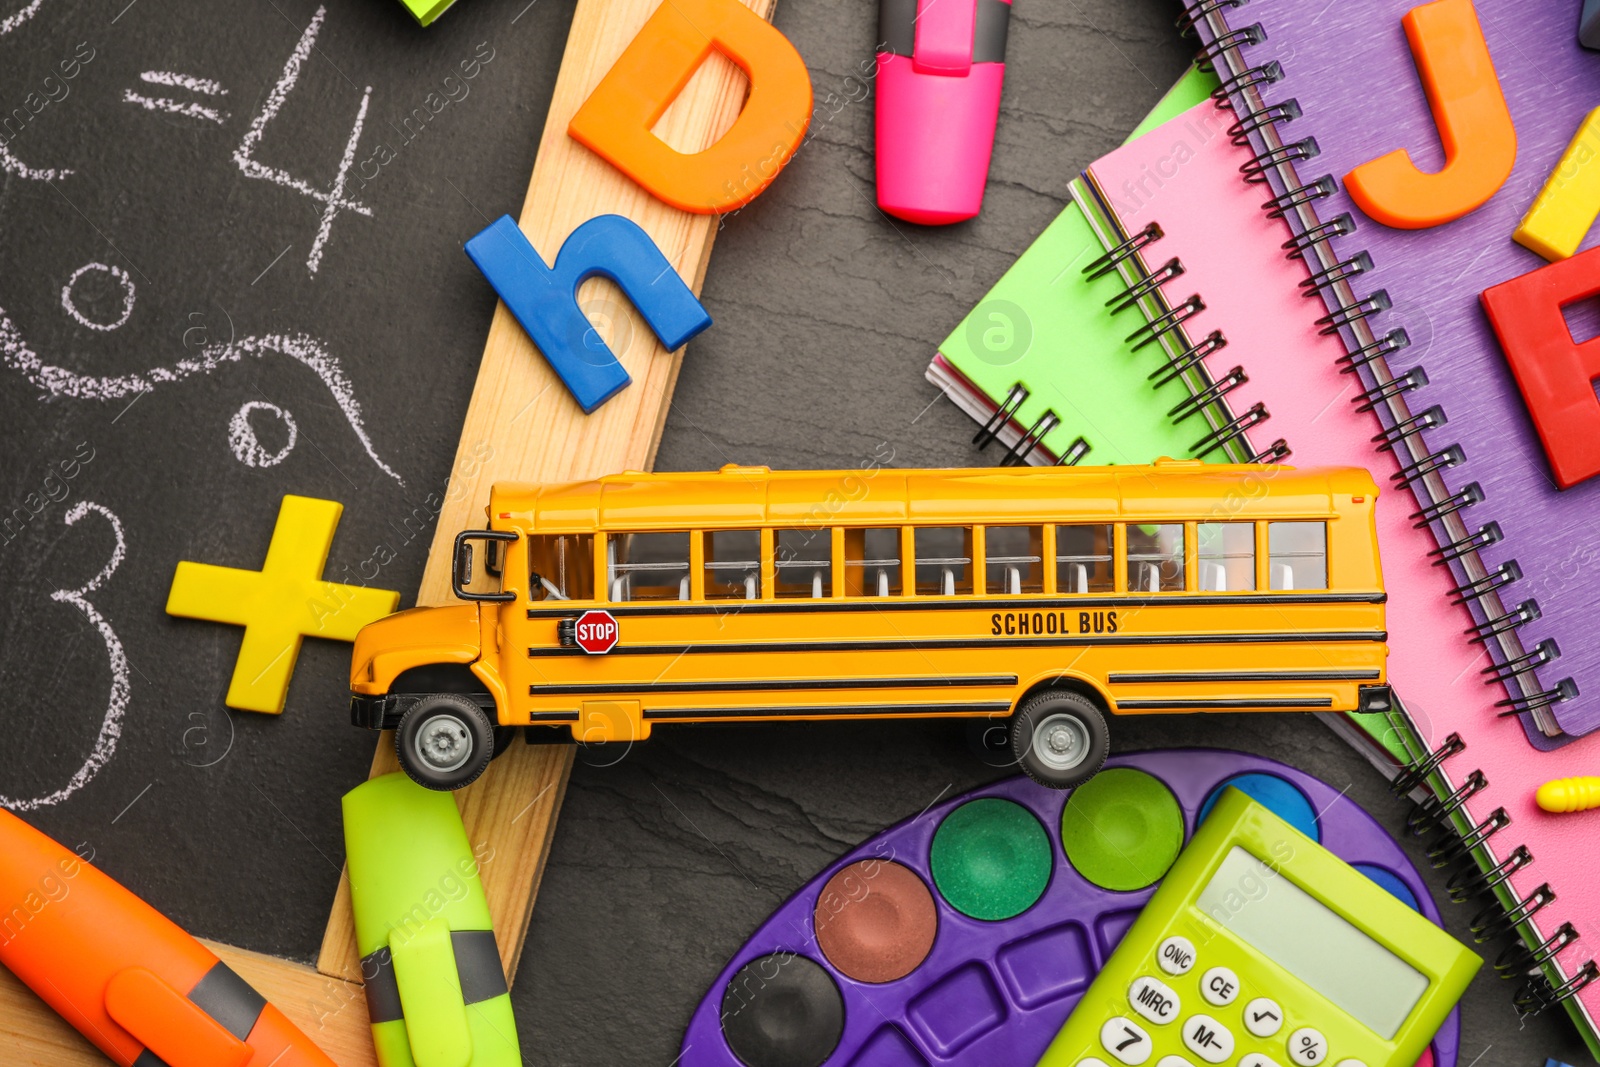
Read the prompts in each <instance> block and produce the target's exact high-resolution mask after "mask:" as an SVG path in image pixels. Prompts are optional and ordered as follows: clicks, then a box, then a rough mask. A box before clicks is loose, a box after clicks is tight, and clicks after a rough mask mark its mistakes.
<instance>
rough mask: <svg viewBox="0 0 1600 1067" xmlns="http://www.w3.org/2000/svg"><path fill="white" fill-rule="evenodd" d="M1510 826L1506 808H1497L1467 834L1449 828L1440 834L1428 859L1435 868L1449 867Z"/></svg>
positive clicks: (1430, 845)
mask: <svg viewBox="0 0 1600 1067" xmlns="http://www.w3.org/2000/svg"><path fill="white" fill-rule="evenodd" d="M1510 825H1511V815H1510V813H1509V812H1507V811H1506V809H1505V808H1495V809H1494V810H1493V811H1491V812H1490V813H1489V814H1487V815H1485V816H1484V817H1483V821H1482V822H1480V823H1478V825H1476V826H1474V827H1472V828H1471V829H1470V830H1467V831H1466V832H1465V833H1460V834H1458V833H1456V832H1455V830H1454V829H1453V828H1448V829H1446V830H1445V831H1444V832H1443V833H1441V834H1439V836H1438V837H1436V838H1434V840H1433V841H1432V843H1430V844H1429V845H1428V848H1427V854H1428V859H1429V860H1431V861H1432V862H1433V865H1434V867H1435V868H1439V867H1448V866H1450V865H1451V864H1452V863H1454V862H1456V860H1459V859H1461V858H1462V857H1463V856H1466V855H1468V854H1470V853H1471V852H1472V850H1473V849H1475V848H1477V847H1478V846H1479V845H1482V844H1484V843H1485V842H1487V841H1488V840H1489V838H1491V837H1493V836H1494V835H1495V834H1497V833H1499V832H1500V831H1501V830H1504V829H1505V828H1506V827H1508V826H1510Z"/></svg>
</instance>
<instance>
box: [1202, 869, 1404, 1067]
mask: <svg viewBox="0 0 1600 1067" xmlns="http://www.w3.org/2000/svg"><path fill="white" fill-rule="evenodd" d="M1197 906H1198V907H1199V908H1200V910H1201V911H1203V912H1205V913H1206V914H1207V915H1208V916H1210V917H1211V918H1212V919H1213V920H1215V921H1216V922H1217V923H1219V924H1221V925H1222V926H1224V927H1226V928H1227V929H1228V930H1229V931H1231V932H1232V933H1233V934H1234V936H1236V937H1238V938H1239V939H1240V940H1241V941H1243V942H1245V943H1246V944H1248V945H1250V946H1252V947H1254V948H1255V949H1256V950H1257V951H1259V952H1260V953H1261V954H1262V955H1264V956H1266V957H1267V958H1268V959H1270V960H1272V961H1274V962H1275V963H1277V964H1278V965H1279V966H1280V967H1282V968H1283V969H1284V970H1286V971H1288V972H1289V973H1290V974H1292V975H1294V976H1295V977H1296V978H1299V979H1300V980H1301V981H1302V982H1304V983H1305V984H1306V985H1308V986H1310V987H1311V988H1312V989H1315V990H1316V991H1317V992H1319V993H1321V994H1322V995H1323V996H1325V997H1327V998H1328V1000H1329V1001H1330V1002H1331V1003H1333V1004H1334V1005H1336V1006H1338V1007H1340V1008H1342V1009H1344V1011H1346V1012H1348V1013H1349V1014H1350V1015H1351V1016H1352V1017H1353V1018H1355V1019H1356V1020H1357V1021H1359V1022H1360V1023H1362V1024H1363V1025H1365V1026H1366V1027H1368V1028H1369V1029H1371V1030H1372V1031H1373V1032H1374V1033H1376V1034H1378V1035H1379V1036H1380V1037H1382V1038H1384V1039H1389V1038H1392V1037H1394V1035H1395V1032H1396V1031H1398V1030H1399V1029H1400V1025H1401V1024H1402V1023H1404V1022H1405V1021H1406V1017H1407V1016H1408V1015H1410V1014H1411V1009H1412V1008H1414V1007H1415V1006H1416V1003H1417V1001H1418V1000H1420V999H1421V998H1422V995H1423V994H1424V993H1426V992H1427V990H1428V979H1427V978H1426V977H1424V976H1423V975H1422V974H1421V972H1419V971H1417V970H1416V969H1415V968H1414V967H1412V966H1411V965H1410V964H1409V963H1407V962H1406V961H1405V960H1403V959H1401V958H1400V957H1398V956H1396V955H1395V954H1394V953H1392V952H1390V951H1389V950H1388V949H1386V948H1384V947H1383V946H1382V945H1381V944H1379V943H1378V942H1377V941H1374V940H1373V939H1372V938H1370V937H1368V936H1367V935H1366V934H1364V933H1362V932H1361V931H1360V930H1358V929H1357V928H1356V927H1355V926H1353V925H1351V924H1350V923H1349V922H1348V921H1346V920H1345V919H1344V918H1343V917H1341V916H1340V915H1338V914H1337V913H1336V912H1334V911H1333V910H1332V909H1331V908H1329V907H1327V905H1325V904H1323V903H1322V902H1321V901H1319V900H1317V899H1316V898H1315V897H1313V896H1311V894H1309V893H1307V892H1306V891H1305V890H1303V889H1301V888H1300V887H1299V886H1297V885H1295V884H1294V883H1293V882H1291V881H1289V879H1288V878H1286V877H1285V876H1284V875H1283V874H1281V873H1280V872H1278V871H1275V870H1273V869H1272V868H1271V867H1268V866H1267V865H1266V864H1265V863H1262V862H1261V861H1260V860H1258V859H1256V858H1255V857H1254V856H1252V855H1251V854H1250V853H1248V852H1246V851H1245V850H1244V849H1242V848H1239V847H1238V846H1234V848H1233V849H1232V850H1231V851H1230V852H1229V853H1228V855H1227V856H1226V857H1225V858H1224V859H1223V861H1222V865H1221V866H1220V867H1218V868H1217V873H1216V874H1215V875H1214V876H1213V877H1212V879H1211V881H1210V882H1208V883H1207V884H1206V887H1205V889H1204V890H1202V891H1201V893H1200V899H1199V900H1198V901H1197Z"/></svg>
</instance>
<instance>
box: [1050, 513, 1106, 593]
mask: <svg viewBox="0 0 1600 1067" xmlns="http://www.w3.org/2000/svg"><path fill="white" fill-rule="evenodd" d="M1111 545H1112V542H1111V527H1110V526H1109V525H1107V524H1106V523H1098V522H1097V523H1094V524H1093V525H1085V526H1057V527H1056V591H1057V592H1060V593H1109V592H1111V591H1112V590H1113V589H1115V588H1116V583H1115V580H1114V579H1113V578H1112V577H1111Z"/></svg>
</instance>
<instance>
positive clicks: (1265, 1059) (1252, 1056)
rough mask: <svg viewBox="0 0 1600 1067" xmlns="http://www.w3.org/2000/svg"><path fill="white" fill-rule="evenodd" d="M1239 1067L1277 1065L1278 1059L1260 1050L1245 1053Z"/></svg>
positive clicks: (1276, 1066)
mask: <svg viewBox="0 0 1600 1067" xmlns="http://www.w3.org/2000/svg"><path fill="white" fill-rule="evenodd" d="M1239 1067H1278V1061H1277V1060H1275V1059H1273V1058H1272V1057H1271V1056H1268V1055H1265V1054H1263V1053H1260V1052H1250V1053H1246V1054H1245V1057H1244V1059H1242V1060H1240V1061H1239Z"/></svg>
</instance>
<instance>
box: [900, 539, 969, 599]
mask: <svg viewBox="0 0 1600 1067" xmlns="http://www.w3.org/2000/svg"><path fill="white" fill-rule="evenodd" d="M912 544H913V545H914V546H915V548H916V553H917V595H918V596H960V595H962V594H964V593H970V592H972V527H970V526H924V527H919V528H917V529H916V530H913V531H912Z"/></svg>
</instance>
